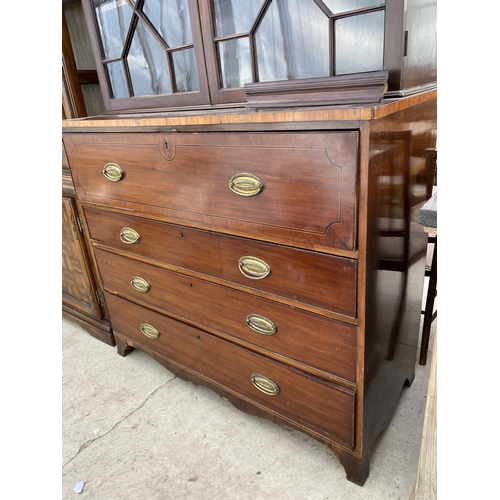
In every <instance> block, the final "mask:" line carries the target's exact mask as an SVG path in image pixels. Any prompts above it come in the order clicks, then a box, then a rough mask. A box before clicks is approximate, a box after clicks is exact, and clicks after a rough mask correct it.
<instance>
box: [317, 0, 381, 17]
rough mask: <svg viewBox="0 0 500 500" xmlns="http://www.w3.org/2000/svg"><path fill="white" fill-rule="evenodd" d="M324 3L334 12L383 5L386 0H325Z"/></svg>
mask: <svg viewBox="0 0 500 500" xmlns="http://www.w3.org/2000/svg"><path fill="white" fill-rule="evenodd" d="M323 3H324V4H325V5H326V6H327V7H328V8H329V9H330V10H331V11H332V13H333V14H338V13H340V12H347V11H349V10H356V9H364V8H365V7H373V6H374V5H381V4H384V3H385V0H323Z"/></svg>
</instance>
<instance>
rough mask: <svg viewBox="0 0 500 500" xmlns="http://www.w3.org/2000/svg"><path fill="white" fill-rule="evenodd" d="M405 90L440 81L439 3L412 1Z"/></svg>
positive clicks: (408, 28)
mask: <svg viewBox="0 0 500 500" xmlns="http://www.w3.org/2000/svg"><path fill="white" fill-rule="evenodd" d="M406 20H407V21H406V31H407V33H408V35H407V37H408V38H407V42H406V46H407V49H406V55H405V56H404V59H403V88H410V87H416V86H417V85H425V84H427V83H433V82H436V81H437V27H436V24H437V1H436V0H409V1H408V8H407V13H406Z"/></svg>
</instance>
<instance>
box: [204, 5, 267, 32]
mask: <svg viewBox="0 0 500 500" xmlns="http://www.w3.org/2000/svg"><path fill="white" fill-rule="evenodd" d="M262 2H263V0H214V2H213V5H214V12H215V29H216V33H217V36H218V37H221V36H227V35H234V34H236V33H248V32H249V31H250V28H251V27H252V26H253V23H254V21H255V18H256V17H257V14H258V13H259V10H260V8H261V7H262Z"/></svg>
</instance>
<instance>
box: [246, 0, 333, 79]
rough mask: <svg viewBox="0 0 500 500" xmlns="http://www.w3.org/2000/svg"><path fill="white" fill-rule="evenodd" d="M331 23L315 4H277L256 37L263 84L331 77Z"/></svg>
mask: <svg viewBox="0 0 500 500" xmlns="http://www.w3.org/2000/svg"><path fill="white" fill-rule="evenodd" d="M328 23H329V20H328V17H326V15H325V14H324V13H323V12H322V11H321V10H320V9H319V7H318V6H317V4H316V3H315V2H314V0H274V1H273V2H272V3H271V6H270V7H269V9H268V10H267V12H266V14H265V16H264V19H263V20H262V23H261V25H260V26H259V28H258V30H257V32H256V35H255V41H256V47H257V65H258V70H259V81H261V82H265V81H270V80H291V79H295V78H311V77H317V76H328V75H329V74H330V67H329V35H328Z"/></svg>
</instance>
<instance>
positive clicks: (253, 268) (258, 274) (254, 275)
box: [238, 255, 271, 280]
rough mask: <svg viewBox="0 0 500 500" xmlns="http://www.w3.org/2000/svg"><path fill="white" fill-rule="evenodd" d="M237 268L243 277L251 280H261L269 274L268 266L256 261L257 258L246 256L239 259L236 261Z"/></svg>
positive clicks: (259, 260) (258, 260)
mask: <svg viewBox="0 0 500 500" xmlns="http://www.w3.org/2000/svg"><path fill="white" fill-rule="evenodd" d="M238 267H239V269H240V271H241V272H242V273H243V275H245V276H246V277H247V278H250V279H252V280H261V279H262V278H265V277H266V276H267V275H268V274H269V273H270V272H271V267H270V266H269V264H266V263H265V262H264V261H263V260H261V259H258V258H257V257H251V256H248V255H246V256H244V257H241V258H240V260H239V261H238Z"/></svg>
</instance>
